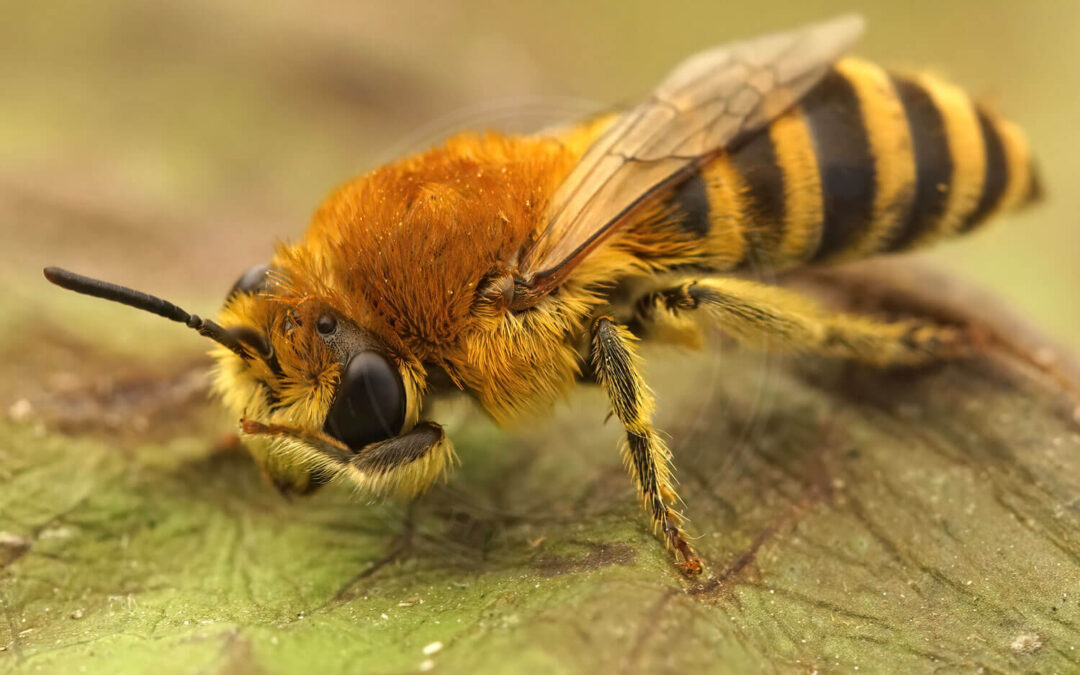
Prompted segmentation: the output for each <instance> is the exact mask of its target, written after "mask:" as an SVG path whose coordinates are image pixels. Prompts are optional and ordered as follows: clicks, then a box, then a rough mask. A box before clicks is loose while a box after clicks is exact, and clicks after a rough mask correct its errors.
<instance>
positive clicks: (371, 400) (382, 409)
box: [324, 351, 405, 451]
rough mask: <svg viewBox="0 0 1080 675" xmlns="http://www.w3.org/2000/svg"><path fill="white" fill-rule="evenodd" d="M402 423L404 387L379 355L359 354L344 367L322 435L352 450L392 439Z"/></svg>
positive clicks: (398, 374) (386, 360)
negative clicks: (328, 435)
mask: <svg viewBox="0 0 1080 675" xmlns="http://www.w3.org/2000/svg"><path fill="white" fill-rule="evenodd" d="M404 424H405V385H404V383H403V382H402V380H401V373H400V372H398V369H397V368H396V367H395V366H394V365H393V363H391V362H390V360H389V359H387V358H386V357H385V356H383V355H382V354H379V353H377V352H371V351H363V352H359V353H357V354H354V355H353V357H352V358H350V359H349V362H348V363H347V364H345V370H344V372H343V373H342V376H341V384H340V385H338V390H337V394H336V395H335V396H334V403H333V404H332V405H331V406H330V412H329V413H327V415H326V424H325V425H324V428H325V430H326V433H328V434H330V435H331V436H333V437H334V438H336V439H338V440H339V441H341V442H342V443H344V444H345V445H347V446H349V447H350V448H351V449H352V450H354V451H358V450H360V449H361V448H363V447H364V446H366V445H370V444H372V443H376V442H378V441H383V440H386V439H387V438H391V437H393V436H396V435H397V434H398V433H399V432H400V431H401V428H402V426H404Z"/></svg>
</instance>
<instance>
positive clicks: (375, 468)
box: [242, 420, 456, 497]
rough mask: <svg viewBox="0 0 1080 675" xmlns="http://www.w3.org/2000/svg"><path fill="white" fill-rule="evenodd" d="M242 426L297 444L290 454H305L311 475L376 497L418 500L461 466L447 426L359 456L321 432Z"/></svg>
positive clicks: (421, 430)
mask: <svg viewBox="0 0 1080 675" xmlns="http://www.w3.org/2000/svg"><path fill="white" fill-rule="evenodd" d="M242 427H243V429H244V432H245V433H248V434H259V435H267V436H277V437H281V438H285V439H287V440H290V441H294V442H290V443H287V444H286V445H285V452H287V453H290V454H298V455H302V456H301V457H299V459H300V460H301V461H302V462H304V463H305V464H307V465H312V466H311V470H315V471H322V472H325V473H327V474H330V475H331V476H332V477H334V478H344V479H346V480H348V481H350V482H351V483H353V484H354V485H355V486H356V487H357V489H358V490H359V491H360V492H361V493H363V494H365V495H371V496H375V497H384V496H396V497H414V496H416V495H418V494H420V493H422V492H424V491H425V490H427V489H428V488H429V487H431V485H432V484H433V483H434V482H435V481H436V480H438V479H439V478H441V477H442V476H444V475H446V470H447V469H448V468H449V467H450V465H451V464H453V463H454V462H455V461H456V458H455V456H454V446H453V444H451V443H450V440H449V439H447V438H446V435H445V434H444V433H443V430H442V427H441V426H439V425H438V424H433V423H431V422H419V423H418V424H417V425H416V426H415V427H413V428H412V430H410V431H408V432H406V433H404V434H402V435H400V436H396V437H394V438H388V439H386V440H385V441H379V442H378V443H372V444H371V445H369V446H367V447H365V448H363V449H362V450H360V452H357V453H353V452H352V451H351V450H349V449H348V448H346V447H345V446H343V445H342V444H341V443H339V442H338V441H336V440H334V439H333V438H330V437H329V436H326V435H325V434H322V433H317V432H315V433H313V432H304V431H302V430H297V429H292V428H289V427H282V426H278V425H267V424H260V423H258V422H253V421H250V420H246V421H244V422H243V424H242Z"/></svg>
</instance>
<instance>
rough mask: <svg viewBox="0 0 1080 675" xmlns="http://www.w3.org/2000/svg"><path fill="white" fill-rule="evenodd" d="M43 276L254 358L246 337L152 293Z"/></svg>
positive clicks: (51, 272)
mask: <svg viewBox="0 0 1080 675" xmlns="http://www.w3.org/2000/svg"><path fill="white" fill-rule="evenodd" d="M44 272H45V278H46V279H48V280H49V281H51V282H52V283H54V284H56V285H57V286H60V287H61V288H66V289H68V290H69V291H75V292H76V293H82V294H83V295H91V296H93V297H95V298H102V299H104V300H112V301H113V302H119V303H120V304H121V305H127V306H128V307H134V308H135V309H141V310H144V311H147V312H150V313H151V314H157V315H158V316H163V317H165V318H166V319H170V320H172V321H176V322H178V323H182V324H184V325H186V326H187V327H188V328H194V329H195V330H196V331H198V332H199V335H202V336H205V337H208V338H210V339H211V340H213V341H214V342H216V343H218V344H219V345H222V346H224V347H227V348H229V349H230V350H232V351H233V352H235V353H236V354H238V355H239V356H241V357H243V358H245V359H247V358H251V355H250V354H249V353H248V350H247V349H246V348H245V346H244V344H243V343H244V342H247V341H248V340H244V337H248V336H247V335H246V334H245V335H244V336H240V335H237V334H236V333H234V332H232V331H228V330H225V329H224V328H222V327H221V326H219V325H218V324H216V323H214V322H213V321H211V320H209V319H203V318H200V317H199V316H198V315H197V314H189V313H187V312H185V311H184V310H183V309H181V308H179V307H177V306H176V305H174V304H173V303H171V302H169V301H168V300H162V299H161V298H158V297H155V296H153V295H150V294H149V293H143V292H142V291H136V290H135V289H133V288H127V287H126V286H119V285H117V284H110V283H109V282H107V281H101V280H100V279H91V278H90V277H84V276H83V275H81V274H75V273H74V272H69V271H67V270H65V269H61V268H59V267H46V268H45V270H44Z"/></svg>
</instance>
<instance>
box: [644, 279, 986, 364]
mask: <svg viewBox="0 0 1080 675" xmlns="http://www.w3.org/2000/svg"><path fill="white" fill-rule="evenodd" d="M636 309H637V314H638V322H639V323H640V324H641V325H642V326H643V328H644V329H645V330H653V329H655V330H663V329H664V327H665V326H673V325H679V326H685V325H686V321H685V320H686V319H687V318H692V319H694V320H695V323H697V324H699V325H700V324H703V323H708V324H712V325H715V326H717V327H719V328H721V329H722V330H724V331H725V332H726V333H728V334H730V335H731V336H732V337H734V338H735V339H737V340H738V341H739V342H741V343H743V344H746V345H749V346H752V347H757V348H763V349H778V350H781V351H789V352H796V353H799V352H801V353H810V354H819V355H822V356H830V357H838V358H848V359H855V360H858V361H862V362H865V363H870V364H874V365H878V366H890V365H918V364H921V363H927V362H930V361H935V360H940V359H945V358H954V357H957V356H962V355H964V354H966V353H967V344H968V343H967V341H966V340H964V336H963V333H962V332H961V331H959V330H957V329H956V328H951V327H946V326H938V325H934V324H931V323H927V322H922V321H896V322H887V321H879V320H876V319H871V318H868V317H864V316H857V315H853V314H844V313H840V312H830V311H828V310H825V309H823V308H822V307H820V306H819V305H818V304H817V303H815V302H814V301H812V300H810V299H809V298H806V297H803V296H802V295H799V294H798V293H794V292H792V291H789V290H786V289H782V288H776V287H774V286H768V285H765V284H759V283H755V282H752V281H745V280H742V279H733V278H728V277H719V278H704V279H690V280H687V281H684V282H682V283H679V284H676V285H672V286H670V287H668V288H664V289H661V290H658V291H655V292H653V293H650V294H649V295H647V296H645V297H644V298H642V299H641V300H640V301H639V302H638V304H637V308H636Z"/></svg>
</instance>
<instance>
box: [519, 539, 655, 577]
mask: <svg viewBox="0 0 1080 675" xmlns="http://www.w3.org/2000/svg"><path fill="white" fill-rule="evenodd" d="M588 546H590V547H591V550H590V551H589V552H588V553H587V554H585V556H583V557H581V558H570V557H567V556H558V555H553V554H545V555H542V556H540V557H539V558H537V560H536V562H534V563H533V566H534V567H535V568H536V570H537V571H538V572H540V573H541V574H543V575H544V576H545V577H557V576H562V575H564V574H572V573H575V572H587V571H589V570H596V569H600V568H601V567H609V566H611V565H623V566H625V565H632V564H634V561H635V560H636V559H637V553H636V552H635V551H634V548H633V547H632V546H630V545H629V544H624V543H616V544H611V543H606V542H601V543H594V542H589V543H588Z"/></svg>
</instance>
